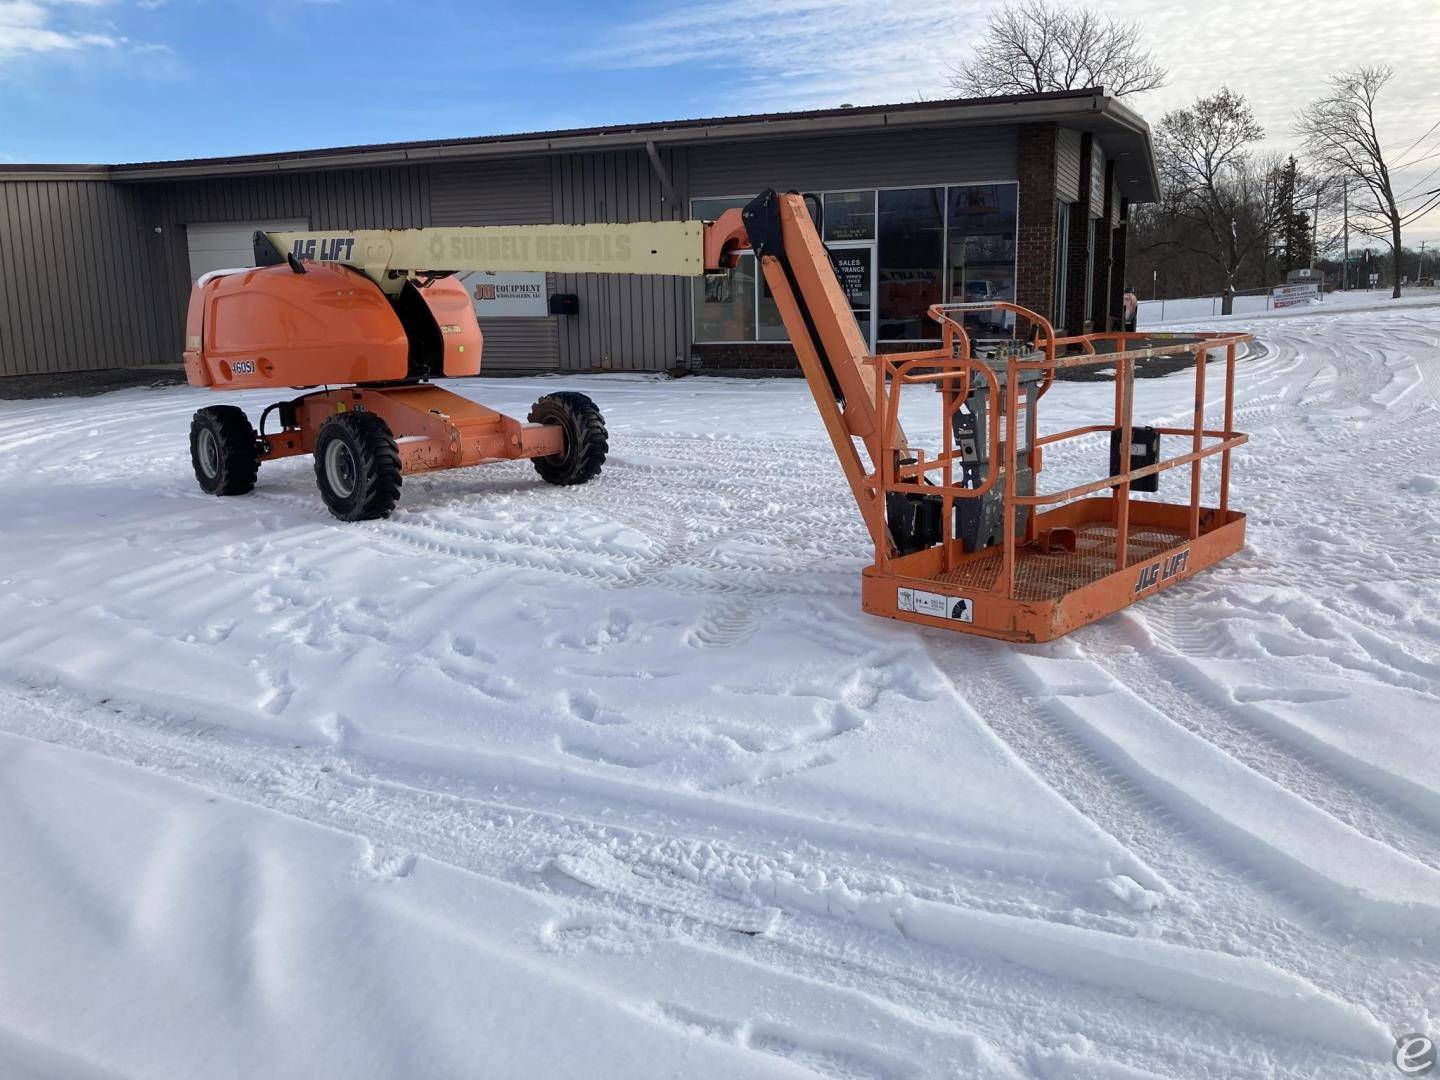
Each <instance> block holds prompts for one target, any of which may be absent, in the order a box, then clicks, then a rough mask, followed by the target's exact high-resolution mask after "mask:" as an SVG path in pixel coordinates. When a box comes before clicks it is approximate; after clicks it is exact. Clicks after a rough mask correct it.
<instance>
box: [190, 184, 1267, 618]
mask: <svg viewBox="0 0 1440 1080" xmlns="http://www.w3.org/2000/svg"><path fill="white" fill-rule="evenodd" d="M742 249H750V250H753V251H754V253H755V257H756V258H757V260H758V261H759V265H760V269H761V272H762V273H763V274H764V275H765V281H766V283H767V284H768V286H769V288H770V292H771V294H772V295H773V296H774V298H775V303H776V305H777V307H778V309H779V311H780V314H781V317H782V318H783V320H784V323H785V328H786V330H787V332H788V334H789V337H790V341H791V343H792V344H793V345H794V347H795V352H796V355H797V357H798V358H799V362H800V367H801V370H802V371H803V372H804V375H805V379H806V381H807V383H808V385H809V388H810V391H811V393H812V395H813V396H814V398H815V402H816V405H817V406H818V407H819V410H820V416H821V419H822V421H823V422H824V425H825V429H826V431H827V433H828V434H829V437H830V439H831V442H832V443H833V445H834V447H835V452H836V455H837V456H838V458H839V460H840V465H841V468H842V471H843V472H844V475H845V479H846V481H847V482H848V484H849V486H850V491H851V493H852V495H853V496H854V498H855V502H856V505H857V506H858V507H859V509H860V514H861V517H862V518H863V520H864V521H865V524H866V527H867V529H868V530H869V532H870V535H871V538H872V540H873V542H874V545H875V562H874V564H873V565H872V566H869V567H867V568H866V569H865V571H864V574H863V580H862V583H861V602H862V605H863V607H864V609H865V610H866V611H869V612H872V613H874V614H876V615H884V616H886V617H888V618H893V619H901V620H904V621H907V622H916V623H921V624H923V625H927V626H933V627H939V628H944V629H951V630H960V631H963V632H967V633H974V634H982V635H985V636H987V637H995V638H1003V639H1006V640H1010V641H1046V640H1049V639H1051V638H1054V637H1057V636H1059V635H1061V634H1064V633H1067V632H1068V631H1070V630H1073V629H1075V628H1076V627H1079V626H1083V625H1085V624H1086V623H1089V622H1093V621H1094V620H1096V619H1099V618H1103V617H1104V616H1105V615H1108V614H1111V613H1112V612H1115V611H1118V610H1120V609H1121V608H1123V607H1125V606H1127V605H1128V604H1130V603H1132V602H1133V601H1135V600H1138V599H1141V598H1143V597H1145V596H1149V595H1151V594H1153V593H1154V592H1156V591H1158V590H1160V589H1163V588H1166V587H1168V586H1170V585H1173V584H1175V583H1176V582H1178V581H1181V580H1183V579H1185V578H1187V577H1189V576H1190V575H1192V574H1194V573H1196V572H1197V571H1199V570H1201V569H1203V568H1205V567H1207V566H1209V565H1211V564H1213V563H1215V562H1216V561H1218V560H1219V559H1222V558H1224V557H1225V556H1226V555H1229V554H1232V553H1233V552H1236V551H1238V550H1239V549H1240V548H1241V547H1242V546H1243V545H1244V541H1245V516H1244V515H1243V514H1241V513H1239V512H1238V511H1236V510H1233V509H1231V508H1230V505H1229V490H1230V465H1231V452H1232V451H1233V450H1234V449H1235V448H1236V447H1238V446H1240V445H1241V444H1243V443H1244V442H1245V436H1244V435H1242V434H1240V433H1238V432H1236V431H1235V430H1234V427H1233V418H1234V388H1235V364H1236V346H1237V345H1239V344H1240V343H1242V342H1244V341H1247V340H1249V338H1250V335H1248V334H1188V335H1153V334H1151V335H1145V334H1134V333H1100V334H1088V335H1081V336H1072V337H1059V336H1057V335H1056V334H1055V331H1054V329H1053V328H1052V327H1051V325H1050V323H1049V322H1048V321H1047V320H1046V319H1045V318H1044V317H1042V316H1041V315H1038V314H1037V313H1035V312H1033V311H1029V310H1027V309H1025V308H1022V307H1019V306H1018V305H1015V304H1012V303H1008V302H1004V301H992V302H985V303H973V304H936V305H933V306H931V308H930V309H929V315H930V318H932V319H933V320H935V322H936V323H937V324H938V325H939V326H940V328H941V346H940V347H939V348H938V349H931V350H927V351H924V352H907V353H894V354H888V355H882V356H872V355H870V354H869V352H868V350H867V348H866V344H865V341H864V338H863V337H862V336H861V333H860V329H859V326H858V325H857V323H856V321H855V317H854V315H853V314H852V311H851V308H850V304H849V301H848V300H847V298H846V296H845V294H844V291H843V290H842V288H841V285H840V281H839V279H838V278H837V276H836V274H835V271H834V268H833V266H832V264H831V261H830V254H829V252H828V251H827V250H826V248H825V246H824V244H823V243H822V242H821V240H820V234H819V232H818V230H817V228H816V225H815V219H814V218H813V217H812V215H811V213H810V210H809V208H808V207H807V205H806V198H805V197H803V196H801V195H799V194H796V193H794V192H792V193H790V194H786V195H781V194H777V193H776V192H774V191H767V192H764V193H763V194H761V195H760V196H759V197H757V198H756V199H755V200H753V201H752V202H751V203H750V204H749V205H748V206H747V207H745V209H744V210H743V211H740V210H730V211H727V212H726V213H725V214H724V215H722V216H721V217H720V218H719V219H718V220H717V221H714V222H699V221H676V222H644V223H636V224H629V225H569V226H567V225H554V226H548V225H545V226H541V225H536V226H526V225H515V226H485V227H476V228H459V229H408V230H397V231H378V230H377V231H352V232H336V233H271V234H265V233H257V234H256V261H257V263H259V264H260V265H259V266H258V268H256V269H249V270H236V271H221V272H218V273H215V274H210V275H206V277H204V278H201V279H200V281H198V282H197V283H196V285H195V288H194V291H193V292H192V294H191V299H190V308H189V316H188V321H187V327H186V350H185V363H186V369H187V372H188V375H189V379H190V382H191V383H192V384H194V385H197V386H208V387H211V388H213V389H217V390H232V389H233V390H238V389H254V388H259V387H286V386H288V387H295V388H298V389H301V390H305V391H307V392H304V393H301V394H300V395H299V396H297V397H294V398H291V399H289V400H286V401H282V402H278V403H276V404H274V405H271V406H270V407H269V408H267V409H266V410H265V411H264V413H262V415H261V418H260V429H259V431H258V432H257V431H256V430H255V429H254V428H252V427H251V425H250V422H249V420H248V419H247V418H246V416H245V414H244V413H243V412H242V411H241V410H239V409H237V408H235V407H233V406H212V407H210V408H205V409H201V410H200V411H199V412H197V413H196V414H195V419H194V422H193V424H192V427H191V457H192V460H193V464H194V467H195V475H196V478H197V480H198V481H199V483H200V486H201V487H202V488H203V489H204V490H206V491H209V492H212V493H214V494H218V495H235V494H241V493H243V492H246V491H249V490H250V489H251V488H252V487H253V486H254V484H255V481H256V475H257V470H258V468H259V465H260V463H261V462H262V461H267V460H270V459H273V458H279V457H289V456H293V455H297V454H312V455H313V456H314V459H315V474H316V481H317V484H318V486H319V488H320V492H321V496H322V497H323V499H324V500H325V503H326V505H327V506H328V507H329V508H330V510H331V512H332V513H333V514H335V516H337V517H339V518H341V519H343V520H347V521H354V520H361V519H366V518H374V517H382V516H384V515H386V514H388V513H390V511H391V510H392V509H393V508H394V506H395V504H396V502H397V500H398V498H399V494H400V487H401V481H402V476H403V474H405V473H411V472H420V471H427V470H434V469H448V468H458V467H462V466H467V465H475V464H480V463H483V462H487V461H497V460H505V459H513V458H529V459H531V460H532V461H533V462H534V464H535V467H536V470H537V471H538V472H539V473H540V475H541V477H542V478H543V479H545V480H547V481H549V482H550V483H554V484H580V483H584V482H586V481H588V480H590V479H592V478H593V477H594V476H596V475H597V474H598V473H599V472H600V469H601V466H602V465H603V464H604V461H605V455H606V452H607V450H608V444H607V436H606V431H605V424H604V419H603V418H602V417H601V415H600V412H599V410H598V409H597V408H596V407H595V404H594V403H593V402H592V401H591V400H590V399H589V398H587V397H585V396H584V395H583V394H576V393H556V394H550V395H547V396H545V397H542V398H541V399H540V400H539V401H538V402H536V404H535V406H534V408H532V410H531V411H530V414H529V417H528V419H527V420H526V421H525V422H523V423H522V422H520V421H518V420H516V419H513V418H511V417H508V416H505V415H503V414H501V413H499V412H496V411H495V410H493V409H489V408H487V407H485V406H483V405H480V404H478V403H476V402H474V401H471V400H470V399H469V398H466V397H462V396H461V395H459V394H456V393H454V392H452V391H450V390H446V389H443V388H441V387H438V386H435V385H433V384H432V383H431V382H430V381H429V380H431V379H435V378H440V377H451V376H464V375H474V374H477V373H478V372H479V368H480V357H481V348H482V340H481V334H480V328H479V326H478V324H477V323H476V319H475V313H474V309H473V307H472V305H471V302H470V298H469V295H468V292H467V291H466V289H465V288H464V287H463V286H462V285H461V284H459V282H457V281H456V280H455V279H454V277H453V275H454V274H455V273H457V272H465V271H474V270H483V271H495V270H534V271H555V272H569V273H583V272H597V273H638V274H682V275H690V276H699V275H702V274H716V273H725V272H727V271H728V269H729V268H730V267H731V266H733V264H734V262H735V257H736V252H738V251H740V250H742ZM418 267H426V268H427V269H417V268H418ZM975 312H990V313H992V316H993V315H994V314H998V315H999V316H1000V318H1001V322H1000V324H999V325H1002V326H1009V327H1010V331H1009V334H1010V336H1009V337H1008V338H1006V339H1004V340H988V341H979V340H972V337H971V335H970V333H969V332H968V331H967V330H966V327H965V323H964V319H965V316H966V315H967V314H971V313H975ZM1187 353H1188V354H1193V357H1194V385H1195V398H1194V401H1195V404H1194V412H1193V418H1192V421H1191V424H1190V426H1181V427H1142V426H1138V425H1136V424H1135V422H1134V418H1133V407H1134V380H1135V373H1136V368H1137V365H1143V364H1146V363H1148V362H1151V361H1154V360H1156V359H1158V358H1161V357H1174V356H1176V355H1179V354H1187ZM1212 354H1219V355H1221V356H1223V363H1224V369H1223V379H1224V401H1223V410H1224V413H1223V414H1224V421H1223V425H1222V426H1221V427H1220V428H1218V429H1208V428H1206V427H1205V420H1204V416H1205V407H1206V385H1207V382H1206V380H1207V371H1208V370H1209V368H1210V367H1211V362H1212ZM1095 365H1106V366H1109V367H1113V368H1114V370H1115V405H1114V411H1113V414H1112V415H1111V416H1110V417H1109V418H1107V419H1105V420H1102V421H1097V422H1095V423H1092V424H1088V425H1084V426H1081V427H1077V428H1073V429H1070V430H1068V431H1061V432H1057V433H1054V434H1048V435H1043V436H1042V435H1040V434H1039V427H1038V423H1037V418H1038V407H1039V402H1040V400H1041V399H1042V398H1043V397H1044V396H1045V395H1046V394H1047V393H1049V392H1050V391H1051V390H1052V389H1053V387H1054V384H1055V375H1056V372H1057V371H1059V370H1061V369H1064V368H1078V367H1085V366H1095ZM335 384H343V385H339V386H336V385H335ZM317 386H323V387H325V388H324V389H313V388H314V387H317ZM917 395H920V397H919V399H918V402H917V401H914V400H912V399H916V398H917ZM926 396H928V397H929V399H930V404H929V406H928V407H927V406H926V404H925V400H924V398H925V397H926ZM902 399H903V400H904V402H905V403H910V404H911V409H910V410H909V411H908V412H907V418H908V419H911V420H912V421H913V420H914V419H915V417H916V416H918V415H919V414H920V413H923V412H926V411H929V412H930V415H931V416H932V417H934V418H935V419H936V420H937V421H938V423H937V424H935V425H934V427H933V429H932V428H929V427H927V428H925V431H926V432H927V437H926V438H924V439H918V440H917V439H912V438H911V437H910V436H909V435H907V433H906V431H905V429H904V428H903V427H902V425H901V413H902ZM917 406H918V407H917ZM272 412H273V413H275V414H276V421H275V425H274V427H275V430H273V431H271V430H269V428H270V425H269V422H268V421H269V418H270V415H271V413H272ZM912 426H913V424H912ZM1107 437H1108V439H1109V443H1110V457H1109V461H1110V465H1109V468H1108V469H1107V470H1106V471H1105V473H1104V474H1103V475H1100V476H1095V477H1093V478H1092V479H1090V480H1087V481H1085V482H1082V483H1078V484H1072V485H1071V486H1069V487H1066V488H1063V489H1061V490H1057V491H1051V492H1042V491H1041V490H1040V489H1039V484H1038V478H1039V475H1040V472H1041V466H1042V461H1043V457H1044V455H1045V454H1046V453H1047V452H1049V451H1050V450H1051V448H1057V447H1059V446H1061V445H1062V444H1065V443H1074V442H1080V443H1082V444H1094V443H1096V442H1097V440H1098V444H1099V447H1100V448H1101V449H1103V446H1104V442H1105V439H1106V438H1107ZM1162 438H1165V439H1169V440H1171V441H1172V443H1173V442H1174V440H1177V439H1178V440H1179V443H1180V446H1181V452H1180V453H1177V454H1175V455H1173V456H1171V457H1162V456H1161V455H1160V445H1161V440H1162ZM1091 449H1095V447H1093V446H1092V447H1091ZM1211 457H1218V458H1219V466H1220V467H1219V477H1218V484H1217V488H1216V490H1217V498H1216V499H1215V505H1204V500H1203V484H1202V479H1203V471H1202V470H1203V465H1204V462H1205V459H1207V458H1211ZM1181 467H1188V469H1189V499H1188V501H1186V502H1183V503H1169V502H1160V501H1155V500H1146V499H1137V498H1135V497H1134V494H1135V493H1136V492H1155V491H1157V490H1158V480H1159V476H1160V474H1161V473H1163V472H1165V471H1167V470H1170V469H1174V468H1181Z"/></svg>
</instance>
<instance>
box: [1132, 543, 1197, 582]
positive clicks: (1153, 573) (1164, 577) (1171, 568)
mask: <svg viewBox="0 0 1440 1080" xmlns="http://www.w3.org/2000/svg"><path fill="white" fill-rule="evenodd" d="M1189 565H1190V549H1189V548H1186V549H1185V550H1184V551H1177V552H1176V553H1175V554H1174V555H1167V556H1166V557H1165V558H1164V559H1162V560H1161V561H1160V562H1153V563H1151V564H1150V565H1149V566H1146V567H1143V568H1142V569H1141V571H1140V576H1139V578H1137V579H1136V581H1135V591H1136V592H1137V593H1138V592H1144V591H1145V590H1146V589H1150V588H1154V587H1155V586H1156V585H1159V584H1160V583H1161V582H1162V581H1169V580H1170V579H1171V578H1173V577H1175V576H1176V575H1177V574H1183V573H1184V572H1185V568H1186V567H1187V566H1189Z"/></svg>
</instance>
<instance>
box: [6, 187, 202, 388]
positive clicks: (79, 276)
mask: <svg viewBox="0 0 1440 1080" xmlns="http://www.w3.org/2000/svg"><path fill="white" fill-rule="evenodd" d="M157 264H162V265H163V250H162V245H161V244H160V238H159V237H157V236H155V235H154V233H153V232H151V231H150V229H149V227H148V225H147V223H146V220H145V217H144V214H143V207H142V205H141V202H140V200H139V199H137V198H136V197H135V196H134V194H133V193H132V192H129V191H126V190H125V189H123V188H116V187H114V186H113V185H111V184H109V183H106V182H104V181H94V180H34V181H18V180H17V181H4V182H0V282H3V292H0V375H22V374H42V373H47V372H61V371H81V370H91V369H95V368H105V367H124V366H129V365H140V364H152V363H157V362H166V361H173V360H178V359H179V347H178V345H177V346H176V348H175V350H174V351H173V353H172V354H169V355H167V354H164V353H163V352H161V351H160V350H162V349H163V347H164V344H165V342H164V339H163V338H162V337H161V335H159V334H158V333H157V332H156V326H157V322H158V316H159V308H160V304H159V303H158V300H157V296H156V293H157V292H158V291H159V289H160V288H162V287H163V286H162V281H163V275H162V274H160V273H157V271H156V267H157Z"/></svg>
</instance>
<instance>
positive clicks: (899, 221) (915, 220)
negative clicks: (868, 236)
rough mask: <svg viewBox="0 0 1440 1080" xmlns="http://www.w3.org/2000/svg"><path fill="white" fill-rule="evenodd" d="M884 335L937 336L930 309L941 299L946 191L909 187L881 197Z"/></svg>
mask: <svg viewBox="0 0 1440 1080" xmlns="http://www.w3.org/2000/svg"><path fill="white" fill-rule="evenodd" d="M878 209H879V222H878V229H877V233H878V239H879V261H880V288H879V292H880V295H879V304H878V305H877V306H878V309H879V310H878V314H879V319H880V334H879V336H880V338H881V340H884V341H905V340H911V341H913V340H916V339H925V338H935V337H938V336H939V334H940V330H939V327H938V326H936V324H935V323H934V322H933V321H931V320H930V319H929V318H927V317H926V315H925V309H926V308H928V307H929V306H930V305H931V304H938V303H939V302H940V298H941V284H940V283H941V271H942V268H943V265H944V244H945V189H944V188H939V187H933V188H903V189H899V190H895V191H882V192H880V195H879V207H878Z"/></svg>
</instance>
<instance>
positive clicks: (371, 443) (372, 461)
mask: <svg viewBox="0 0 1440 1080" xmlns="http://www.w3.org/2000/svg"><path fill="white" fill-rule="evenodd" d="M315 483H316V484H317V485H318V486H319V488H320V497H321V498H322V499H324V500H325V505H326V506H327V507H329V508H330V513H332V514H334V515H335V516H336V517H337V518H339V519H340V520H341V521H369V520H371V519H373V518H383V517H389V516H390V511H391V510H394V509H395V504H396V503H397V502H399V501H400V483H401V476H400V450H399V448H398V447H396V445H395V436H394V435H392V434H391V433H390V426H389V425H388V424H386V423H385V421H384V420H382V419H380V417H378V416H376V415H375V414H374V413H370V412H343V413H336V414H335V415H334V416H332V417H330V418H329V419H327V420H326V421H325V422H324V423H323V424H321V425H320V430H319V432H317V433H316V436H315Z"/></svg>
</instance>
